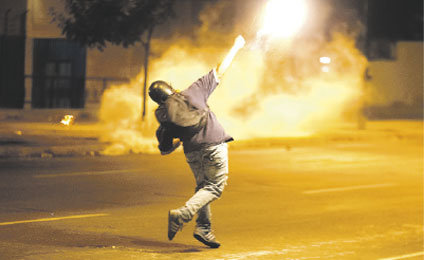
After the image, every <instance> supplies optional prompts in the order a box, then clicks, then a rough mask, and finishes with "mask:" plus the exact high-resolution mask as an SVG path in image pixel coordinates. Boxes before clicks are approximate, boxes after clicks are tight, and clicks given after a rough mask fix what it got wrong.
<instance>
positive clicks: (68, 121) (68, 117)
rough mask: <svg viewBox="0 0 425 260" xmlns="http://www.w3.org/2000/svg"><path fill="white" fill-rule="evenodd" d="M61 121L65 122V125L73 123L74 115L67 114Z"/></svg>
mask: <svg viewBox="0 0 425 260" xmlns="http://www.w3.org/2000/svg"><path fill="white" fill-rule="evenodd" d="M60 123H61V124H63V125H66V126H69V125H72V123H74V116H73V115H65V116H64V117H63V119H62V120H61V122H60Z"/></svg>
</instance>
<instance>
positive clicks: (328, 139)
mask: <svg viewBox="0 0 425 260" xmlns="http://www.w3.org/2000/svg"><path fill="white" fill-rule="evenodd" d="M66 114H72V115H74V116H75V118H76V121H75V123H74V124H73V125H70V126H65V125H62V124H60V121H61V119H62V118H63V116H64V115H66ZM102 131H105V130H104V129H103V128H102V126H101V125H100V124H98V121H97V116H96V113H95V110H92V111H90V110H87V109H85V110H76V109H74V110H71V109H68V110H66V109H64V110H61V109H52V110H49V109H46V110H36V109H31V110H1V109H0V159H7V158H54V157H73V156H100V155H102V151H104V149H105V148H106V147H107V146H108V145H109V144H107V143H102V142H101V141H100V140H99V137H100V136H102ZM423 137H424V136H423V121H410V120H398V121H371V122H368V123H367V127H366V130H357V129H356V127H355V125H353V124H351V125H346V126H338V127H334V128H332V130H327V131H326V132H321V133H317V134H316V135H313V136H310V137H302V138H285V137H276V138H259V139H252V140H237V141H235V142H232V143H231V145H230V149H261V148H266V149H267V148H278V149H281V148H282V149H286V150H288V151H290V150H291V149H292V148H296V147H302V146H321V145H328V144H332V143H333V144H335V143H338V144H360V143H376V144H379V143H385V142H410V143H413V144H416V145H423Z"/></svg>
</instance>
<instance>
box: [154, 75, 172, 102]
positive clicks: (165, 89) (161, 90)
mask: <svg viewBox="0 0 425 260" xmlns="http://www.w3.org/2000/svg"><path fill="white" fill-rule="evenodd" d="M175 92H176V91H175V90H174V89H173V88H172V87H171V86H170V84H168V83H167V82H165V81H162V80H157V81H155V82H153V83H152V84H151V85H150V87H149V96H150V97H151V99H152V100H153V101H155V102H156V103H158V104H162V103H164V101H165V100H166V99H167V98H168V97H169V96H171V95H172V94H174V93H175Z"/></svg>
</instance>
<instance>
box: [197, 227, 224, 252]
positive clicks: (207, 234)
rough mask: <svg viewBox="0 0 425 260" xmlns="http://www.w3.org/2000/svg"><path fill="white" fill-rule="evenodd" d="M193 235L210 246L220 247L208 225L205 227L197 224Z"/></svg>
mask: <svg viewBox="0 0 425 260" xmlns="http://www.w3.org/2000/svg"><path fill="white" fill-rule="evenodd" d="M193 237H194V238H196V239H197V240H198V241H199V242H201V243H203V244H204V245H207V246H209V247H211V248H218V247H220V242H218V241H217V240H215V236H214V234H213V232H212V230H211V228H209V227H207V228H205V227H202V226H197V227H196V229H195V232H194V233H193Z"/></svg>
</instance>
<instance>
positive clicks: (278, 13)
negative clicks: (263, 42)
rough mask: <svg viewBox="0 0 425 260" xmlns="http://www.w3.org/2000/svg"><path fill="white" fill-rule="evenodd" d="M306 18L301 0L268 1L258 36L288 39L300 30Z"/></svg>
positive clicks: (303, 3)
mask: <svg viewBox="0 0 425 260" xmlns="http://www.w3.org/2000/svg"><path fill="white" fill-rule="evenodd" d="M306 16H307V8H306V4H305V2H304V1H303V0H296V1H294V0H270V1H269V2H268V3H267V5H266V8H265V13H264V21H263V27H262V28H261V30H260V31H259V34H260V35H272V36H275V37H280V38H288V37H290V36H292V35H294V34H295V33H296V32H297V31H298V30H299V29H300V28H301V26H302V25H303V23H304V21H305V18H306Z"/></svg>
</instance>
